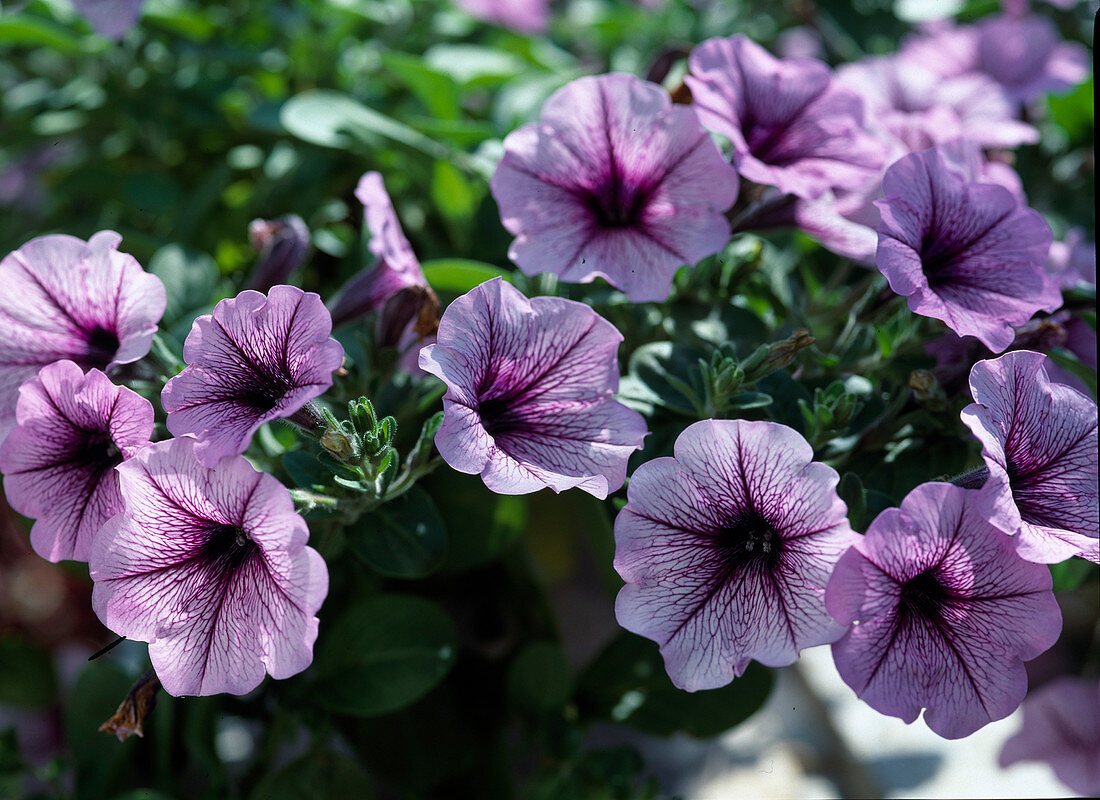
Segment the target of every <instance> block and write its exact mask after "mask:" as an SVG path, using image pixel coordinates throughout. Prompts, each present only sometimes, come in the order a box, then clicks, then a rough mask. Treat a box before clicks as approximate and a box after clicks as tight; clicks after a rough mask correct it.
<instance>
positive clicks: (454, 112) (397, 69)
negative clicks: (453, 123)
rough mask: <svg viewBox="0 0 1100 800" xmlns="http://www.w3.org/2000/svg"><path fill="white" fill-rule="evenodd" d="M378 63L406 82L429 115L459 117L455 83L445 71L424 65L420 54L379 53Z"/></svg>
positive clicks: (441, 117)
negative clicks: (380, 54)
mask: <svg viewBox="0 0 1100 800" xmlns="http://www.w3.org/2000/svg"><path fill="white" fill-rule="evenodd" d="M382 66H383V67H384V68H385V69H386V70H387V71H388V72H389V73H390V74H391V75H393V76H394V77H395V78H397V80H399V81H401V82H402V83H403V84H405V85H406V86H408V87H409V89H411V90H412V92H413V94H415V95H416V96H417V97H419V98H420V99H421V100H422V101H423V103H424V105H425V106H427V107H428V110H429V111H430V112H431V113H432V115H433V116H435V117H438V118H439V119H449V120H453V119H458V118H459V116H460V111H459V95H458V85H457V84H456V83H455V81H454V79H453V78H451V77H450V76H449V75H444V74H441V72H440V71H439V70H435V69H431V68H429V67H427V66H425V64H424V62H423V61H422V60H421V59H420V58H418V57H417V56H414V55H409V54H407V53H398V52H392V51H391V52H385V53H382Z"/></svg>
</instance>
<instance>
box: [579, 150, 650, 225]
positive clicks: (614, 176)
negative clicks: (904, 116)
mask: <svg viewBox="0 0 1100 800" xmlns="http://www.w3.org/2000/svg"><path fill="white" fill-rule="evenodd" d="M651 191H652V188H647V187H645V186H635V185H634V184H633V182H632V181H629V180H624V178H623V176H622V174H620V171H619V167H618V165H617V164H615V163H614V160H613V163H612V164H611V168H610V172H609V173H608V175H607V176H605V177H604V179H603V181H602V182H601V183H600V184H599V185H597V186H596V187H595V188H593V189H590V190H589V191H588V192H587V194H586V196H585V198H584V200H585V202H586V204H587V205H588V210H589V211H591V212H592V215H593V216H594V217H595V218H596V222H597V223H598V224H599V226H600V227H601V228H630V227H634V226H635V225H637V224H638V223H640V222H641V220H642V214H643V213H644V212H645V209H646V205H647V204H648V202H649V195H650V192H651Z"/></svg>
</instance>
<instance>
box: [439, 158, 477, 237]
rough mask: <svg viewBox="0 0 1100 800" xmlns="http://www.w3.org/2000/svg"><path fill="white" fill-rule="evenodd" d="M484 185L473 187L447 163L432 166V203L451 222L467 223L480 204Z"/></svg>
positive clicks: (472, 184) (440, 162)
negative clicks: (481, 189)
mask: <svg viewBox="0 0 1100 800" xmlns="http://www.w3.org/2000/svg"><path fill="white" fill-rule="evenodd" d="M483 186H484V184H480V185H478V186H475V184H474V183H473V182H471V181H470V180H469V179H468V178H466V176H465V175H463V174H462V173H461V172H460V171H459V170H457V169H455V167H454V166H453V165H452V164H451V163H450V162H449V161H436V162H435V164H433V165H432V202H433V203H434V204H435V206H436V208H438V209H439V211H440V213H442V214H443V216H445V217H446V218H447V219H448V220H450V221H452V222H464V221H469V220H470V218H471V217H473V215H474V212H475V211H477V206H478V203H480V202H481V196H482V193H483V192H482V191H479V189H480V188H481V187H483Z"/></svg>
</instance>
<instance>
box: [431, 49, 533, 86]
mask: <svg viewBox="0 0 1100 800" xmlns="http://www.w3.org/2000/svg"><path fill="white" fill-rule="evenodd" d="M424 63H425V64H426V65H427V66H428V68H430V69H431V70H434V71H435V72H437V73H442V74H444V75H447V76H449V77H450V78H451V79H452V80H453V81H454V82H455V83H457V84H459V85H462V86H470V85H477V86H491V85H494V84H500V83H503V82H504V81H506V80H507V79H509V78H514V77H516V76H517V75H521V74H523V73H525V72H529V71H530V67H529V66H528V65H526V64H524V63H523V60H522V59H520V58H518V57H516V56H515V55H513V54H511V53H504V52H501V51H500V50H494V49H492V48H489V47H482V46H480V45H476V44H437V45H433V46H432V47H429V48H428V49H427V51H425V53H424Z"/></svg>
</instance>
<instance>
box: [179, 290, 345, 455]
mask: <svg viewBox="0 0 1100 800" xmlns="http://www.w3.org/2000/svg"><path fill="white" fill-rule="evenodd" d="M331 330H332V320H331V319H330V317H329V315H328V311H326V310H325V307H324V304H323V303H322V302H321V298H320V297H318V296H317V295H316V294H314V293H312V292H303V291H302V290H301V289H298V288H297V287H294V286H273V287H272V288H271V291H270V292H268V294H267V295H266V296H265V295H262V294H260V293H259V292H254V291H251V290H245V291H243V292H241V293H240V294H239V295H237V296H236V297H234V298H230V299H226V300H222V301H221V302H220V303H218V304H217V305H216V306H215V307H214V313H213V314H204V315H202V316H201V317H198V318H197V319H196V320H195V324H194V325H193V326H192V328H191V333H190V334H188V336H187V341H186V342H184V346H183V357H184V360H185V361H187V363H188V365H189V366H187V367H186V368H185V369H184V370H183V372H181V373H180V374H179V375H177V376H176V377H174V378H172V380H170V381H168V383H167V384H166V385H165V387H164V391H163V392H162V393H161V402H162V404H163V406H164V410H165V412H167V414H168V430H170V431H171V432H172V434H173V435H174V436H184V435H187V434H193V435H194V436H195V437H196V438H197V439H198V444H197V445H196V447H195V455H196V456H197V457H198V459H199V461H201V462H202V463H203V464H205V465H207V466H214V465H215V464H217V463H218V459H220V458H222V457H224V456H229V455H237V454H238V453H243V452H244V451H245V450H246V449H247V448H248V444H249V442H250V441H251V440H252V434H254V433H255V432H256V431H257V430H258V429H259V427H260V426H261V425H263V424H264V423H265V422H268V421H270V420H274V419H286V418H292V419H299V418H300V417H301V414H299V415H297V416H295V412H298V411H299V410H300V409H302V407H303V406H305V405H306V403H308V402H309V401H310V400H312V399H313V398H314V397H317V396H319V395H321V394H324V392H325V391H326V390H327V389H328V387H329V386H331V385H332V373H333V371H334V370H336V369H337V368H339V366H340V364H341V362H342V361H343V358H344V349H343V348H342V347H341V346H340V343H339V342H337V341H336V340H335V339H331V338H329V333H330V332H331ZM302 413H305V412H302ZM301 422H302V424H307V425H309V424H312V421H311V420H305V419H302V420H301Z"/></svg>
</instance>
